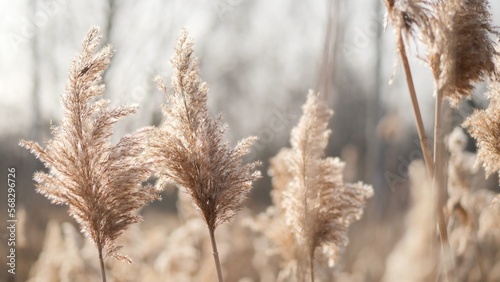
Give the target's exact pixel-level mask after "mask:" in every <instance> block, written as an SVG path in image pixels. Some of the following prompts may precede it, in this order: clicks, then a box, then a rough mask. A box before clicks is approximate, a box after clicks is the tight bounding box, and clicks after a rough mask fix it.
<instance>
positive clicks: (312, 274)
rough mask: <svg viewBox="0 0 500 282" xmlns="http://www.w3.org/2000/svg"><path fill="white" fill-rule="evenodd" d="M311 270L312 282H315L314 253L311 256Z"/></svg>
mask: <svg viewBox="0 0 500 282" xmlns="http://www.w3.org/2000/svg"><path fill="white" fill-rule="evenodd" d="M309 268H310V269H311V282H314V251H313V252H311V253H310V254H309Z"/></svg>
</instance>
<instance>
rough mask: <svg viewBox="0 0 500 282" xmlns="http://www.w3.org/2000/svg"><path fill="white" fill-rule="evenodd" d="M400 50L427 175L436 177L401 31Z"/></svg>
mask: <svg viewBox="0 0 500 282" xmlns="http://www.w3.org/2000/svg"><path fill="white" fill-rule="evenodd" d="M398 37H399V38H398V51H399V54H400V55H401V61H402V62H403V67H404V70H405V75H406V83H407V84H408V90H409V91H410V98H411V104H412V106H413V113H414V114H415V121H416V123H417V131H418V137H419V140H420V147H422V153H423V155H424V162H425V167H426V168H427V175H428V176H429V178H431V179H433V178H434V164H433V161H432V154H431V149H430V147H429V143H428V140H427V136H426V135H425V128H424V123H423V121H422V114H421V113H420V107H419V105H418V99H417V93H416V91H415V85H414V84H413V77H412V74H411V70H410V64H409V63H408V57H407V56H406V50H405V44H404V42H403V36H402V34H401V31H400V32H399V36H398Z"/></svg>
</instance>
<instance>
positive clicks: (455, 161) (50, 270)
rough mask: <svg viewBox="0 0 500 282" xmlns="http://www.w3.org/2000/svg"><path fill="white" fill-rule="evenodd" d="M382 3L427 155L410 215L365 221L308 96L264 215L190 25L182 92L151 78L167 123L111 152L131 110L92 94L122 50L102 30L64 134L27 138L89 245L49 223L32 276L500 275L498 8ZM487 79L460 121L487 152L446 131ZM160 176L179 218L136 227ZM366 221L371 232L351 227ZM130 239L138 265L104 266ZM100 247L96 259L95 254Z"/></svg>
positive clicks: (358, 193) (183, 48)
mask: <svg viewBox="0 0 500 282" xmlns="http://www.w3.org/2000/svg"><path fill="white" fill-rule="evenodd" d="M386 5H387V8H388V15H389V19H390V21H391V23H392V25H393V27H394V30H395V34H396V44H397V45H396V46H397V48H398V51H399V53H400V55H401V59H402V61H403V65H404V67H405V75H406V76H407V82H408V86H409V91H410V94H411V95H412V97H413V100H412V101H413V103H414V111H415V114H416V117H417V127H418V131H419V134H420V141H421V144H422V150H424V162H425V163H422V162H421V161H416V162H414V163H412V164H411V165H410V168H409V170H410V178H411V205H410V206H411V208H410V210H409V212H408V213H407V214H406V215H405V221H404V223H401V224H399V223H397V222H396V223H393V224H391V223H387V222H384V223H383V224H379V222H377V221H375V220H373V217H370V216H368V217H367V216H365V218H362V215H363V213H364V209H365V205H366V204H367V200H368V199H369V198H370V197H371V196H372V195H373V189H372V187H371V186H369V185H365V184H362V183H361V182H359V183H356V184H349V183H345V182H344V175H343V174H344V162H343V161H342V160H340V159H339V158H333V157H329V156H327V155H326V153H325V151H326V147H327V144H328V141H329V138H330V133H331V132H330V130H329V126H328V122H329V119H330V118H331V116H332V115H333V112H332V111H331V110H330V109H329V108H328V107H327V105H326V103H325V102H324V101H322V100H321V98H320V97H321V96H319V95H316V94H313V93H312V92H310V93H309V94H308V95H307V101H306V102H305V104H304V106H303V108H302V109H303V115H302V117H301V118H300V120H299V121H298V124H297V126H296V127H295V128H293V130H292V132H291V138H290V147H286V148H283V149H282V150H281V151H279V153H278V154H277V155H276V156H274V157H273V158H271V159H270V171H269V174H270V176H271V177H272V186H273V187H272V191H271V198H272V205H271V206H270V207H268V208H267V210H266V211H265V212H262V213H260V214H252V213H251V212H249V211H248V210H246V209H244V208H243V203H244V200H245V199H246V197H247V195H248V193H249V191H250V190H251V188H252V185H253V183H254V181H256V180H257V179H258V178H260V172H259V171H258V170H256V167H257V165H259V164H260V163H259V162H249V163H247V162H245V161H244V157H245V156H246V154H247V153H248V152H249V150H250V149H251V146H252V143H253V142H254V141H255V138H254V137H250V138H247V139H244V140H242V141H240V142H239V143H238V144H236V146H235V147H234V148H233V147H232V146H230V144H229V143H228V142H226V141H224V132H225V130H226V128H227V126H226V125H225V124H223V123H222V121H221V117H220V116H218V117H216V118H213V117H211V116H210V114H209V111H208V108H207V97H208V92H209V90H208V85H207V84H206V83H205V82H203V81H202V79H201V78H200V75H199V65H198V61H197V59H196V58H195V56H194V53H193V52H194V51H193V44H194V43H193V40H192V39H191V38H189V37H188V34H187V32H186V31H182V32H181V35H180V36H179V39H178V42H177V45H176V48H175V51H174V55H173V57H172V60H171V62H172V67H173V75H172V83H171V89H167V86H166V84H165V83H164V82H163V80H162V79H161V78H158V79H157V80H156V81H157V85H158V87H159V89H160V90H161V91H162V92H164V93H165V94H166V97H167V103H166V104H165V105H163V106H162V110H163V114H164V117H165V120H164V123H163V124H162V125H161V126H159V127H149V128H145V129H140V130H139V131H136V132H135V133H133V134H131V135H127V136H125V137H123V138H122V139H120V141H118V143H117V144H115V145H112V144H111V143H110V142H109V139H110V137H111V127H112V125H113V124H114V123H115V122H116V121H117V120H118V119H119V118H121V117H123V116H126V115H129V114H131V113H133V112H134V111H135V109H136V108H134V107H120V108H116V109H110V108H109V107H108V106H109V101H104V100H98V99H97V98H98V96H100V95H101V94H102V93H103V91H104V86H103V85H101V82H100V81H101V75H102V72H103V71H104V70H105V69H106V67H107V66H108V64H109V61H110V58H111V51H110V48H109V47H104V48H103V49H102V50H101V51H99V52H96V51H97V46H98V44H99V37H98V34H97V33H98V31H97V29H92V30H91V31H90V32H89V34H88V35H87V37H86V39H85V40H84V44H83V51H82V53H81V55H80V56H78V57H77V58H76V59H75V60H74V62H73V65H72V68H71V71H70V79H69V81H68V84H67V86H66V89H65V93H64V95H63V96H62V101H63V103H62V104H63V107H64V119H63V121H62V124H61V125H60V126H59V127H56V128H54V130H53V139H51V140H49V141H48V142H47V144H46V146H45V148H43V147H42V146H40V145H38V144H36V143H33V142H26V141H23V142H22V145H23V146H24V147H26V148H28V149H30V150H31V151H32V152H33V153H34V154H35V156H36V157H37V158H39V159H40V160H41V161H42V162H43V163H44V164H45V166H46V167H47V169H48V171H47V172H38V173H36V174H35V177H34V180H35V182H36V184H37V191H39V192H40V193H42V194H43V195H45V196H46V197H48V198H49V199H50V200H51V201H52V202H53V203H56V204H65V205H68V207H69V212H70V215H71V216H72V217H73V218H75V220H76V221H77V223H78V224H79V225H80V228H81V231H82V232H83V234H84V235H85V236H86V237H87V238H89V239H90V240H82V238H81V235H80V234H79V233H78V232H77V231H76V229H75V228H74V227H73V225H72V224H68V223H62V224H61V223H57V222H55V221H53V222H51V223H50V224H49V225H48V227H47V230H46V236H45V243H44V247H43V250H42V253H41V254H40V256H39V259H38V262H37V263H36V265H35V266H34V267H33V268H32V269H31V272H30V280H29V281H33V282H44V281H94V280H96V279H99V278H98V277H99V274H98V272H99V269H101V272H102V274H101V277H102V279H103V281H104V280H105V278H106V276H105V274H104V269H105V268H106V269H107V270H108V276H109V279H111V280H112V281H165V280H168V281H214V280H215V277H217V278H218V280H219V281H222V280H224V279H225V280H226V281H242V282H243V281H351V282H352V281H380V280H382V281H499V280H500V263H499V262H498V261H500V253H499V252H498V251H497V250H498V246H500V229H499V228H498V224H497V222H498V218H500V200H498V199H499V198H500V197H499V196H498V195H497V194H496V193H494V192H492V191H490V190H488V189H487V185H486V182H485V176H486V175H490V174H494V173H499V172H500V161H499V160H500V149H499V148H500V146H499V145H498V144H497V143H498V140H500V131H499V130H500V129H499V128H500V126H499V123H500V116H499V115H498V110H499V109H498V104H499V103H498V96H499V89H500V88H499V82H498V79H499V77H500V75H498V74H499V73H500V71H499V68H500V65H499V63H498V62H500V59H499V54H498V52H497V51H496V50H495V48H493V46H494V44H493V42H494V40H492V38H491V36H496V35H497V32H496V30H495V29H494V28H493V27H491V24H490V14H489V12H488V10H487V8H488V5H487V2H486V1H481V0H452V1H441V0H420V1H417V0H407V1H402V0H386ZM412 40H413V41H420V42H422V43H424V45H425V46H426V58H425V59H424V60H425V61H426V62H427V63H428V64H429V67H430V71H431V72H432V74H433V75H434V79H435V94H436V117H435V122H434V152H431V151H430V148H429V144H428V141H427V137H426V136H425V128H423V123H422V117H421V113H420V109H419V107H418V101H417V100H416V89H415V87H414V85H413V80H412V77H411V75H412V74H411V68H410V64H409V60H408V55H407V54H406V49H408V46H409V44H410V43H411V42H412ZM495 62H496V64H495ZM486 78H489V84H490V85H489V89H490V90H489V93H488V94H487V97H488V98H489V99H490V100H491V102H490V105H489V106H488V108H487V109H485V110H476V111H475V112H474V113H473V114H472V115H471V116H470V117H469V118H468V119H467V121H466V122H465V123H464V126H465V127H466V129H467V130H468V132H469V133H470V134H471V135H472V137H473V138H475V139H476V140H477V146H478V153H477V155H476V154H475V153H472V152H467V151H466V150H465V148H466V143H467V138H466V135H464V131H463V130H462V129H461V128H456V129H455V130H454V131H453V132H451V134H448V133H449V132H447V131H446V127H447V126H448V125H447V124H446V123H445V122H444V121H443V120H442V115H443V112H444V110H443V103H444V102H443V101H444V99H445V98H446V97H447V98H449V100H450V102H451V105H452V106H455V107H459V106H460V102H461V101H462V100H463V98H468V97H470V95H471V91H472V90H473V89H474V85H475V83H477V82H481V81H483V80H485V79H486ZM334 137H335V136H334ZM475 163H478V164H480V165H482V166H483V169H481V168H480V167H479V166H477V165H474V164H475ZM150 176H155V177H156V179H157V181H156V186H157V187H158V188H160V189H164V188H165V187H167V186H171V185H172V184H173V185H175V186H176V187H177V188H178V191H179V192H180V193H178V194H179V197H178V199H177V206H178V211H179V212H178V214H177V215H176V216H173V215H171V216H165V215H164V214H162V215H158V214H150V215H149V216H147V217H146V219H147V220H146V221H145V222H142V223H139V224H135V225H132V224H133V223H137V222H138V221H139V220H140V217H139V216H138V215H137V214H136V213H135V211H136V210H137V209H140V208H141V207H142V206H144V205H145V204H146V203H147V202H150V201H152V200H154V199H157V198H158V192H157V190H155V189H152V187H150V186H144V185H142V181H144V180H147V179H148V177H150ZM368 205H369V203H368ZM389 210H391V209H389ZM394 210H397V211H398V212H401V209H392V210H391V211H394ZM238 212H239V213H238ZM365 214H366V212H365ZM368 215H369V214H368ZM393 216H394V217H393V218H396V217H397V216H396V215H393ZM358 220H360V221H362V222H363V223H364V224H363V225H362V227H360V226H356V225H355V224H354V222H355V221H358ZM228 222H232V224H224V223H228ZM25 225H26V226H29V218H28V224H25ZM351 225H353V226H351ZM206 228H208V231H209V235H210V236H206V233H205V232H206ZM216 229H217V230H218V231H217V232H218V233H217V234H218V236H217V237H218V241H217V244H216V241H215V230H216ZM349 229H351V232H349ZM126 230H127V231H126ZM204 230H205V232H204ZM122 233H124V236H121V237H120V238H119V236H120V235H121V234H122ZM395 233H397V234H395ZM399 234H402V237H399ZM349 241H351V242H352V243H349ZM395 241H398V242H397V243H394V242H395ZM348 243H349V244H348ZM119 245H120V246H121V245H122V246H124V248H123V249H124V251H125V252H126V253H128V254H130V256H131V257H132V258H134V264H132V265H126V264H123V263H118V262H117V261H115V260H110V261H106V265H105V264H104V260H103V257H104V256H106V255H111V256H115V257H117V258H125V257H124V256H122V255H120V254H118V252H117V251H118V249H119V247H118V246H119ZM94 246H95V247H97V250H98V253H99V257H100V263H98V262H97V260H95V259H93V258H94V257H95V250H94ZM69 258H70V259H69ZM213 260H215V267H214V265H213Z"/></svg>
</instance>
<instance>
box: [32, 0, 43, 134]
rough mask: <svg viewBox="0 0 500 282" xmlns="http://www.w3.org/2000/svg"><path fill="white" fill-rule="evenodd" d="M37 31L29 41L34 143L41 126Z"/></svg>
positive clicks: (33, 2) (35, 8) (35, 3)
mask: <svg viewBox="0 0 500 282" xmlns="http://www.w3.org/2000/svg"><path fill="white" fill-rule="evenodd" d="M37 2H38V1H36V0H32V1H31V5H30V7H31V15H32V17H33V18H34V17H35V14H36V12H37V9H38V7H37ZM37 32H38V31H35V33H34V35H33V38H32V40H31V56H32V62H33V65H32V68H31V70H32V73H31V75H32V81H33V86H32V88H31V113H32V122H31V138H32V139H33V140H36V141H40V138H41V136H40V126H41V110H40V107H41V105H40V75H41V73H40V66H39V64H40V52H39V50H38V49H39V45H40V44H39V38H38V34H37Z"/></svg>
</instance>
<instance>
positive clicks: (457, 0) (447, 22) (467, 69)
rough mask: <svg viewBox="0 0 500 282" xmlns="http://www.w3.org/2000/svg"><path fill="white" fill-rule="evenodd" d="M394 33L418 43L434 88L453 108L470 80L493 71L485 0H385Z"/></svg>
mask: <svg viewBox="0 0 500 282" xmlns="http://www.w3.org/2000/svg"><path fill="white" fill-rule="evenodd" d="M386 5H387V7H388V11H389V16H390V18H391V21H392V23H393V25H394V28H395V31H396V34H397V35H398V34H399V31H403V33H404V34H406V35H407V37H412V38H414V39H418V40H420V41H422V43H424V44H425V45H426V47H427V62H428V64H429V65H430V67H431V69H432V72H433V75H434V78H435V80H436V84H437V90H438V91H442V92H443V96H444V97H448V98H449V99H450V102H451V104H452V105H453V106H457V105H458V104H459V103H460V101H461V99H462V98H464V97H465V98H469V97H470V95H471V91H472V89H473V83H475V82H479V81H481V80H482V79H483V78H484V77H485V76H489V75H492V74H493V73H494V64H493V62H492V59H493V57H494V54H495V49H494V43H493V41H492V39H490V35H491V34H494V35H498V32H497V31H496V30H495V29H494V28H493V27H492V25H491V14H490V13H489V12H488V1H487V0H449V1H443V0H405V1H403V0H386Z"/></svg>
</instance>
